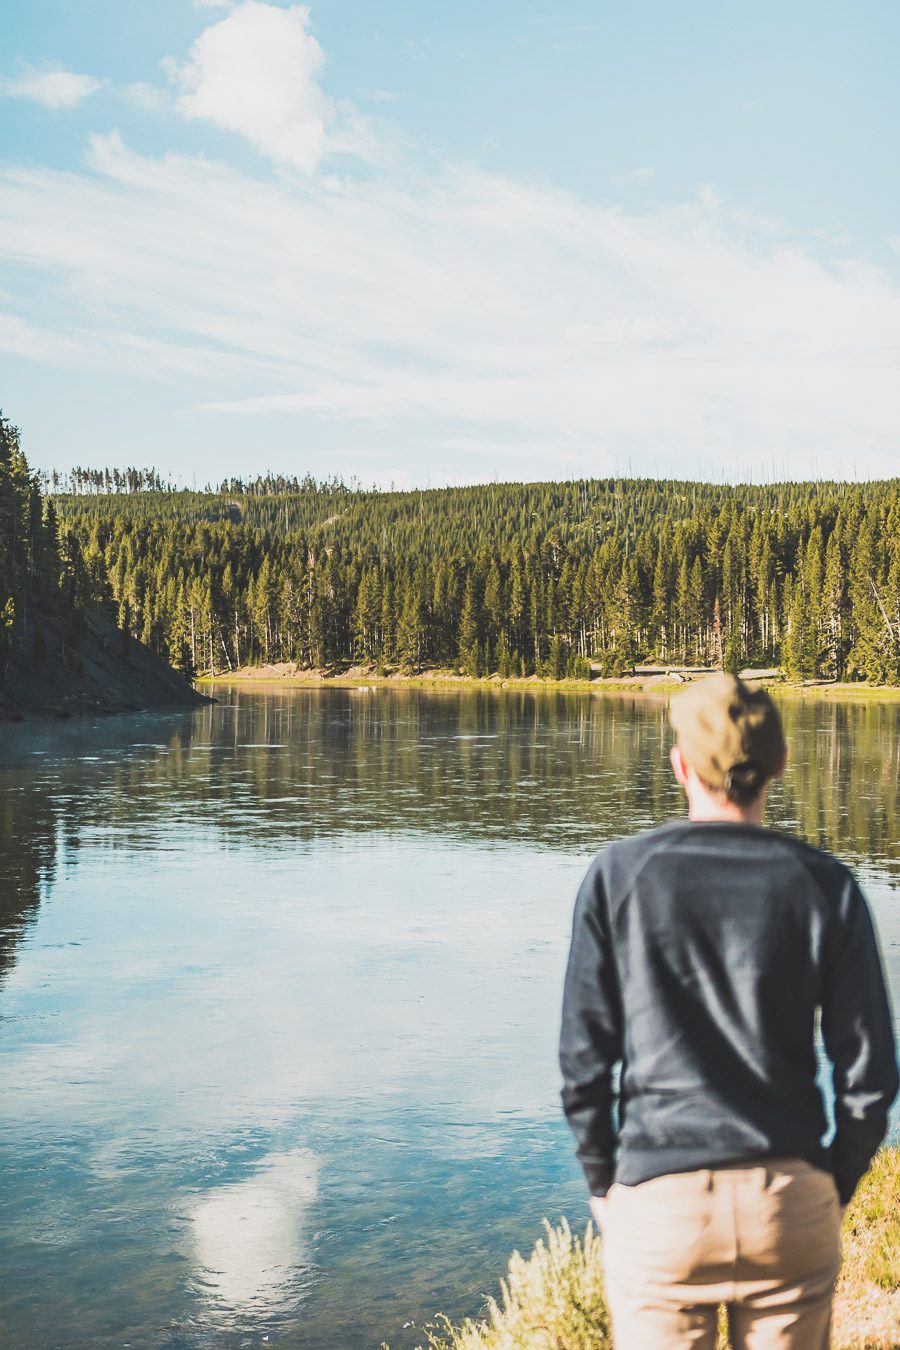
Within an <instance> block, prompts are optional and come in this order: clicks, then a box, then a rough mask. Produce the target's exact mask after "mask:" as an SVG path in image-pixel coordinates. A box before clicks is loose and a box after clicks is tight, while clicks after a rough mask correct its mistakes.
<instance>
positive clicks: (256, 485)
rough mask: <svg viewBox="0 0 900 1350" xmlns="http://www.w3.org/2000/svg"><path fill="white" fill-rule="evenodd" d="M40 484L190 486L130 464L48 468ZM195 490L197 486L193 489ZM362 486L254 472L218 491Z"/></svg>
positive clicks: (264, 492)
mask: <svg viewBox="0 0 900 1350" xmlns="http://www.w3.org/2000/svg"><path fill="white" fill-rule="evenodd" d="M39 477H40V478H41V481H42V484H43V485H44V486H45V487H46V488H48V489H49V490H50V492H52V493H53V494H54V495H55V494H58V493H68V494H69V495H71V496H73V497H85V496H98V495H99V494H109V493H111V492H115V493H120V492H187V491H190V490H191V489H188V488H179V487H178V486H177V485H176V484H175V483H173V482H172V480H171V478H166V479H164V478H163V476H162V474H161V473H160V472H159V470H158V469H155V468H153V467H152V466H151V467H150V468H147V469H137V468H134V467H133V466H129V467H128V468H125V469H83V468H81V466H80V465H76V467H75V468H73V469H69V470H67V471H63V472H62V473H61V472H60V471H59V470H58V469H51V470H50V471H49V472H48V473H46V474H42V475H39ZM193 490H194V491H196V488H195V489H193ZM361 490H362V485H361V483H360V481H359V479H357V478H352V479H351V480H350V483H349V484H347V483H345V482H344V480H343V479H342V478H340V477H338V476H337V475H335V476H334V477H333V478H326V479H323V480H322V481H321V482H320V481H318V480H317V479H315V478H313V476H312V474H309V473H308V474H306V475H305V477H303V478H297V477H296V475H294V476H287V475H285V474H271V473H267V474H264V475H263V474H257V475H256V477H255V478H247V479H243V478H226V479H224V480H223V481H222V482H221V483H220V484H219V487H218V491H219V492H220V493H227V492H232V493H240V494H241V495H246V496H248V497H272V496H277V495H281V494H283V493H298V492H307V493H309V492H311V493H317V492H323V493H331V494H334V495H337V494H339V493H347V492H359V491H361ZM202 491H203V492H205V493H210V492H212V491H213V488H211V487H210V486H209V484H207V485H206V487H204V488H203V489H202Z"/></svg>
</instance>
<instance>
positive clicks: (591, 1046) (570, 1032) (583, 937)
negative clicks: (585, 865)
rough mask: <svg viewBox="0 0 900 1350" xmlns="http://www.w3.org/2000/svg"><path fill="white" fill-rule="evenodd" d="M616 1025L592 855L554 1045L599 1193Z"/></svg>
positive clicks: (609, 1151)
mask: <svg viewBox="0 0 900 1350" xmlns="http://www.w3.org/2000/svg"><path fill="white" fill-rule="evenodd" d="M621 1022H622V1017H621V1007H620V998H619V990H618V980H617V977H616V970H615V966H614V963H613V957H612V952H611V947H610V940H609V932H608V927H607V913H606V904H605V897H604V895H603V881H602V876H601V872H600V868H599V865H598V863H597V861H596V860H595V862H594V863H593V864H592V865H591V867H590V869H589V870H588V873H587V875H586V877H585V879H584V881H583V882H582V883H581V887H580V889H579V891H578V898H577V900H576V902H575V918H574V922H573V927H572V945H571V949H570V952H569V964H568V968H567V971H566V981H565V990H564V994H563V1014H562V1031H561V1034H560V1046H559V1059H560V1067H561V1069H562V1075H563V1089H562V1101H563V1110H564V1111H565V1114H566V1119H567V1120H568V1122H569V1125H570V1127H571V1129H572V1132H573V1134H574V1135H575V1140H576V1144H577V1148H576V1154H577V1157H578V1159H579V1161H580V1163H581V1166H582V1167H583V1169H584V1174H585V1178H586V1180H587V1183H588V1186H589V1187H590V1189H591V1193H592V1194H593V1195H605V1194H606V1192H607V1191H608V1190H609V1187H610V1186H611V1185H612V1179H613V1167H614V1150H615V1131H614V1127H613V1097H614V1094H613V1068H614V1066H615V1065H616V1063H617V1062H618V1061H619V1060H620V1059H621V1057H622V1047H621Z"/></svg>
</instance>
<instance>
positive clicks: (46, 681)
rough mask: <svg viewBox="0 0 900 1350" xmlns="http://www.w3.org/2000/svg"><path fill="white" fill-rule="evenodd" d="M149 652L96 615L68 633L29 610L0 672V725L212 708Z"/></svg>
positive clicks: (53, 619)
mask: <svg viewBox="0 0 900 1350" xmlns="http://www.w3.org/2000/svg"><path fill="white" fill-rule="evenodd" d="M211 702H214V700H213V699H208V698H205V697H204V696H203V695H202V694H198V693H197V692H196V690H194V689H192V688H191V686H190V684H189V683H188V682H187V680H186V679H185V678H184V677H183V676H182V675H180V674H179V673H178V671H176V670H173V669H172V668H171V666H168V665H167V664H166V662H165V661H163V660H162V659H161V658H160V657H159V656H157V655H156V653H155V652H152V651H151V650H150V648H149V647H145V646H144V645H143V643H141V642H138V641H136V639H135V638H132V637H129V636H127V635H126V634H123V633H122V632H121V631H120V630H119V629H118V628H116V627H115V625H114V624H111V623H110V622H109V621H108V620H107V619H104V618H103V617H102V616H101V615H99V614H95V613H90V612H88V613H86V614H84V615H82V616H80V617H79V621H78V624H77V628H76V629H75V630H74V631H73V628H72V625H71V623H67V622H66V621H65V620H64V619H63V618H61V617H60V616H59V615H58V614H56V613H54V612H53V610H51V609H49V608H46V607H44V606H42V605H35V606H33V607H32V609H31V612H30V614H29V615H28V620H27V623H26V624H25V627H24V631H22V632H19V633H17V634H16V641H15V648H14V651H13V653H12V656H11V657H10V658H9V661H8V664H7V666H6V670H5V672H4V671H3V669H2V668H0V719H6V720H19V719H20V718H23V717H29V716H33V715H44V716H46V715H48V714H49V715H51V716H53V715H56V716H62V717H66V716H69V715H72V714H77V713H98V712H99V713H116V712H138V711H140V710H141V709H144V708H175V707H190V706H192V705H193V704H198V705H199V704H201V703H211Z"/></svg>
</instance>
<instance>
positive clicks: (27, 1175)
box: [0, 686, 900, 1350]
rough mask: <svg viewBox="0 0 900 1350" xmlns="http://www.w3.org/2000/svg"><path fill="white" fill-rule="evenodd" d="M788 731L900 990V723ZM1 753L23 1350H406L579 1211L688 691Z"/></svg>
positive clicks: (440, 696) (53, 739)
mask: <svg viewBox="0 0 900 1350" xmlns="http://www.w3.org/2000/svg"><path fill="white" fill-rule="evenodd" d="M784 715H785V721H786V726H787V731H788V736H789V740H790V747H791V762H790V767H789V770H788V773H787V775H786V778H785V780H784V783H783V785H780V786H779V787H778V788H776V790H775V792H774V795H773V800H772V806H771V810H770V813H769V821H770V823H772V824H775V825H778V826H779V827H781V828H784V829H788V830H792V831H799V832H801V833H802V834H804V835H805V836H806V837H807V838H808V839H811V840H812V841H813V842H818V843H822V844H824V845H826V846H827V847H830V848H832V849H833V850H834V851H836V852H838V853H839V854H840V855H841V856H842V857H844V858H846V859H847V860H848V861H850V862H852V863H853V864H854V865H855V866H857V867H858V868H859V870H860V873H861V875H862V878H863V881H864V885H865V887H866V889H867V893H868V895H869V897H870V900H871V903H872V906H873V910H874V912H875V914H876V919H877V922H878V925H879V928H880V932H881V939H882V944H883V950H884V954H885V958H886V962H887V966H888V970H889V978H890V980H891V983H892V989H893V995H894V1000H895V1006H897V1007H900V890H898V888H900V842H898V828H897V827H898V814H900V813H898V805H900V790H898V782H900V703H884V704H878V703H873V702H866V703H862V704H849V703H829V702H826V701H817V700H815V699H810V700H804V701H799V700H797V701H790V702H786V703H785V705H784ZM0 735H2V750H0V849H2V852H0V1074H2V1079H0V1081H2V1097H0V1168H2V1175H3V1187H2V1195H0V1344H2V1345H3V1346H4V1347H7V1348H10V1347H23V1348H24V1347H27V1350H42V1348H43V1347H66V1348H67V1350H68V1348H69V1347H85V1348H87V1347H91V1350H94V1348H96V1347H107V1346H109V1347H113V1346H115V1347H126V1346H132V1347H144V1346H167V1347H199V1346H215V1347H238V1346H242V1347H243V1346H253V1347H255V1346H263V1345H266V1346H284V1347H287V1346H296V1347H303V1348H304V1350H363V1347H365V1348H366V1350H373V1348H374V1347H377V1346H378V1345H379V1343H380V1342H381V1340H382V1339H385V1340H388V1341H390V1344H391V1346H392V1350H406V1347H411V1346H414V1345H415V1344H417V1343H418V1342H419V1341H420V1340H421V1333H420V1332H419V1331H418V1330H417V1326H421V1325H422V1324H424V1323H425V1322H427V1321H428V1319H429V1318H430V1317H431V1316H433V1315H434V1313H436V1312H437V1311H439V1310H444V1311H446V1312H448V1313H450V1314H452V1315H454V1316H456V1315H459V1314H461V1313H475V1312H477V1311H478V1310H479V1308H480V1306H481V1303H482V1298H483V1295H484V1294H485V1293H486V1292H492V1291H496V1288H497V1279H498V1277H499V1275H500V1274H501V1273H502V1271H503V1270H504V1269H505V1264H506V1259H507V1256H508V1254H509V1252H510V1251H511V1250H512V1249H513V1248H514V1247H516V1246H519V1247H521V1248H523V1249H530V1247H531V1246H532V1244H533V1242H534V1241H535V1239H536V1238H537V1237H538V1236H540V1233H541V1218H542V1217H543V1216H544V1215H546V1216H548V1217H550V1218H551V1219H554V1220H555V1219H558V1218H559V1217H560V1215H562V1214H566V1215H568V1217H569V1218H570V1220H571V1221H572V1223H573V1226H576V1227H580V1226H581V1225H582V1223H583V1222H584V1221H585V1220H586V1217H587V1214H586V1207H585V1195H584V1190H583V1186H582V1182H581V1179H580V1175H579V1172H578V1170H577V1167H576V1164H575V1162H574V1160H573V1158H572V1146H571V1143H570V1139H569V1136H568V1133H567V1130H566V1128H565V1126H564V1124H563V1122H562V1120H561V1117H560V1112H559V1102H558V1088H559V1082H558V1071H557V1067H556V1034H557V1025H558V1016H559V1000H560V988H561V981H562V974H563V967H564V962H565V957H566V949H567V943H568V934H569V924H570V917H571V909H572V902H573V897H574V892H575V889H576V886H577V883H578V881H579V879H580V876H581V874H582V872H583V870H584V868H585V865H586V863H587V862H588V860H589V858H590V856H591V855H592V853H593V852H594V851H595V850H596V849H597V848H598V847H600V846H601V845H602V844H604V843H605V842H607V841H608V840H610V839H613V838H615V837H617V836H618V835H620V834H622V833H625V832H628V831H632V830H635V829H641V828H645V827H648V826H650V825H653V824H656V823H658V822H660V821H662V820H665V819H668V818H671V817H672V816H673V815H677V814H679V813H680V812H681V801H680V798H679V794H678V791H677V790H676V788H675V787H674V785H673V784H672V782H671V780H670V777H669V773H668V768H667V765H666V762H665V748H666V746H667V744H668V739H669V738H668V733H667V730H666V720H665V705H664V703H663V701H661V700H659V699H654V698H652V697H644V698H624V697H611V696H606V697H601V696H596V695H585V694H578V695H563V694H558V693H544V692H541V693H531V692H527V693H525V692H518V691H515V692H513V691H505V692H493V691H477V692H472V691H456V690H448V691H443V690H435V691H431V690H427V691H426V690H416V689H391V688H379V689H377V690H360V691H355V690H338V689H304V688H296V689H284V688H278V689H276V690H258V689H248V688H247V687H246V686H243V687H241V688H237V687H235V688H226V689H225V690H224V691H222V692H220V702H219V703H218V704H217V705H216V706H215V707H210V708H203V709H201V710H199V711H196V712H193V713H179V714H144V715H139V716H128V717H117V718H110V719H106V720H102V719H98V720H93V719H78V720H74V721H71V722H67V723H63V722H53V723H49V722H48V723H34V724H31V725H27V726H21V727H13V728H4V729H3V730H2V733H0ZM404 1323H414V1324H417V1325H412V1326H410V1325H407V1326H404Z"/></svg>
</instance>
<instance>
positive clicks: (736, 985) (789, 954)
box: [560, 821, 898, 1203]
mask: <svg viewBox="0 0 900 1350" xmlns="http://www.w3.org/2000/svg"><path fill="white" fill-rule="evenodd" d="M817 1016H820V1017H821V1032H822V1039H823V1041H824V1045H825V1051H826V1054H827V1055H828V1058H829V1059H830V1061H831V1064H832V1069H833V1082H834V1106H835V1122H836V1133H835V1137H834V1141H833V1143H832V1145H831V1146H830V1148H825V1147H823V1145H822V1142H821V1141H822V1136H823V1135H824V1134H825V1133H826V1118H825V1112H824V1107H823V1102H822V1097H821V1094H820V1092H819V1089H818V1087H817V1085H816V1049H815V1047H816V1026H817ZM560 1063H561V1066H562V1072H563V1082H564V1086H563V1092H562V1097H563V1107H564V1109H565V1113H566V1116H567V1118H568V1121H569V1124H570V1126H571V1127H572V1130H573V1132H574V1134H575V1138H576V1141H577V1145H578V1147H577V1153H578V1157H579V1159H580V1161H581V1164H582V1167H583V1168H584V1172H585V1176H586V1178H587V1182H588V1185H589V1187H590V1189H591V1191H592V1193H593V1194H595V1195H604V1194H605V1193H606V1191H607V1190H608V1189H609V1187H610V1185H611V1184H612V1182H613V1180H616V1181H619V1182H621V1183H622V1184H624V1185H627V1186H633V1185H636V1184H637V1183H638V1182H641V1181H647V1180H649V1179H650V1178H651V1177H656V1176H661V1175H663V1174H665V1173H668V1172H683V1171H690V1170H692V1169H694V1168H699V1167H716V1166H719V1165H721V1164H724V1163H734V1162H741V1161H747V1162H750V1161H752V1160H756V1159H761V1158H767V1157H768V1158H773V1157H797V1158H805V1159H806V1160H807V1161H808V1162H810V1163H812V1164H813V1165H814V1166H818V1167H822V1168H824V1169H826V1170H830V1171H831V1172H833V1174H834V1177H835V1180H836V1182H837V1187H838V1191H839V1193H840V1197H841V1200H842V1202H844V1203H846V1201H847V1200H849V1198H850V1196H851V1195H852V1193H853V1190H854V1188H855V1186H856V1184H857V1182H858V1181H859V1179H860V1177H861V1176H862V1175H863V1173H864V1172H865V1171H866V1169H867V1167H868V1166H869V1163H870V1161H871V1159H872V1157H873V1155H874V1153H875V1151H876V1149H877V1148H878V1146H879V1144H880V1143H881V1141H882V1139H883V1138H884V1135H885V1131H886V1128H887V1114H888V1109H889V1107H890V1105H891V1102H892V1101H893V1099H894V1096H895V1094H896V1092H897V1086H898V1075H897V1059H896V1052H895V1047H894V1039H893V1027H892V1022H891V1013H890V1008H889V1004H888V997H887V993H886V990H885V985H884V977H883V974H882V969H881V961H880V958H879V953H878V947H877V943H876V940H875V935H874V932H873V929H872V920H871V917H870V915H869V910H868V906H867V905H866V902H865V900H864V898H863V896H862V893H861V891H860V889H859V886H858V885H857V883H856V880H855V878H854V877H853V874H852V873H851V872H850V870H849V869H848V868H847V867H845V866H844V865H843V864H842V863H840V862H838V861H837V859H836V858H833V857H831V856H830V854H827V853H823V852H822V851H821V850H819V849H816V848H812V847H811V846H810V845H808V844H805V843H803V842H802V841H801V840H799V839H794V838H792V837H790V836H788V835H784V834H781V833H778V832H776V831H774V830H769V829H764V828H762V827H761V826H757V825H747V824H742V823H736V824H732V823H730V822H720V821H702V822H701V821H694V822H692V821H680V822H677V823H673V824H669V825H664V826H662V827H661V828H659V829H656V830H650V831H648V832H647V833H645V834H640V835H636V836H634V837H633V838H630V839H623V840H621V841H619V842H617V843H615V844H612V845H610V846H609V847H608V848H605V849H604V850H603V851H602V852H601V853H599V854H598V855H597V857H596V858H595V859H594V861H593V863H592V864H591V866H590V868H589V869H588V872H587V875H586V876H585V878H584V881H583V882H582V884H581V888H580V890H579V892H578V899H577V902H576V905H575V919H574V926H573V933H572V947H571V952H570V955H569V965H568V971H567V974H566V984H565V995H564V1000H563V1022H562V1034H561V1038H560ZM618 1066H620V1073H619V1074H618V1075H617V1072H616V1071H617V1067H618ZM617 1076H618V1086H617V1087H616V1080H617ZM616 1108H617V1109H616ZM616 1117H617V1119H616Z"/></svg>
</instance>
